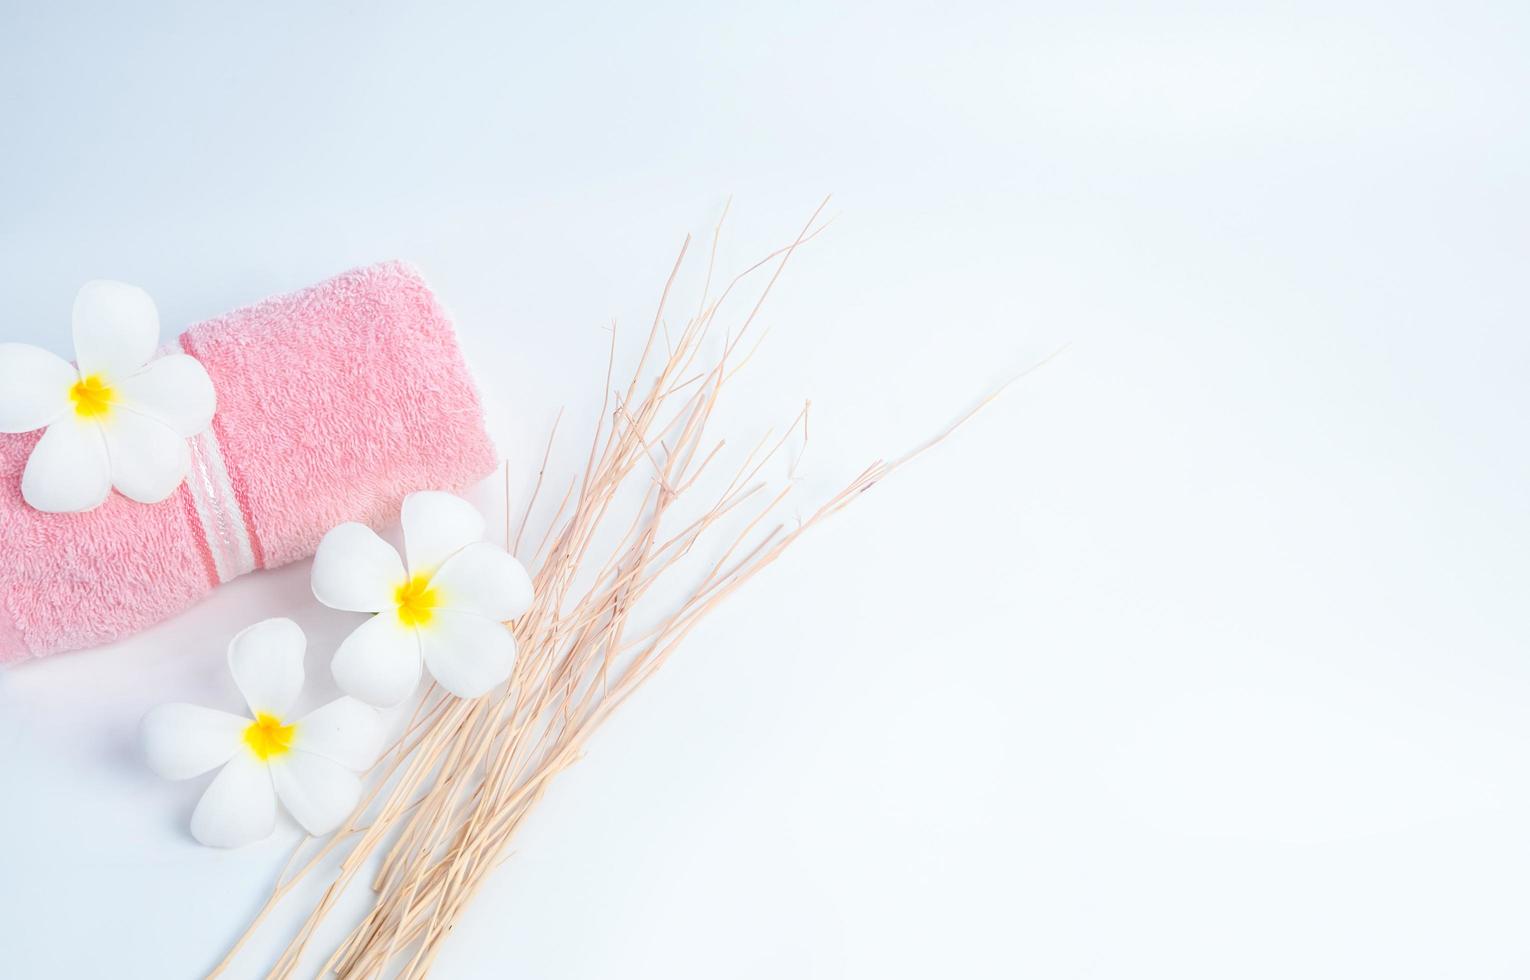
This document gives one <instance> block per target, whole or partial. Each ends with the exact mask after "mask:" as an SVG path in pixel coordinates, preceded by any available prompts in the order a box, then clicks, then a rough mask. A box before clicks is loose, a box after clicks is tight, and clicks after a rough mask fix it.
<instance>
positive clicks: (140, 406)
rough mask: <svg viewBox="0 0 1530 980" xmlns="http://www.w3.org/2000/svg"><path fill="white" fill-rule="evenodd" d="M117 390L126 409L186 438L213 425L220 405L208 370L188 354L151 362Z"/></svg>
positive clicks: (126, 379) (120, 383) (171, 355)
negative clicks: (162, 424) (165, 426)
mask: <svg viewBox="0 0 1530 980" xmlns="http://www.w3.org/2000/svg"><path fill="white" fill-rule="evenodd" d="M115 388H116V392H117V398H118V400H119V401H120V403H121V405H122V407H123V408H126V409H130V410H132V411H135V412H138V413H139V414H141V415H147V416H149V417H150V418H152V419H157V420H159V421H160V422H163V423H164V424H165V425H167V426H169V427H170V428H171V429H173V430H174V431H175V433H176V434H177V435H179V436H180V437H181V438H183V439H184V438H189V437H191V436H194V435H196V434H198V433H199V432H202V431H203V430H204V429H206V428H207V427H208V426H209V425H211V424H212V417H213V412H214V411H215V410H216V409H217V406H218V399H217V396H216V395H215V394H214V393H213V383H212V378H210V377H208V375H207V369H206V368H204V367H203V366H202V362H200V361H198V360H197V359H196V358H194V357H188V356H187V355H185V354H170V355H168V356H166V357H161V358H159V359H158V360H156V361H151V362H150V363H149V365H148V366H147V367H145V368H144V369H143V370H141V371H139V372H137V373H136V374H133V375H131V376H129V377H126V378H123V379H122V380H121V381H119V382H117V384H116V385H115Z"/></svg>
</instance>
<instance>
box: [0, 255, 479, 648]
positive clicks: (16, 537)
mask: <svg viewBox="0 0 1530 980" xmlns="http://www.w3.org/2000/svg"><path fill="white" fill-rule="evenodd" d="M179 346H180V347H181V348H182V349H183V350H184V351H185V352H186V353H188V354H190V355H191V356H192V357H195V358H196V359H197V360H199V361H201V362H202V364H203V365H204V366H205V367H206V368H207V371H208V373H209V374H210V375H211V376H212V380H213V385H214V387H215V388H216V389H217V394H218V412H217V415H216V416H215V417H214V418H213V423H212V429H211V430H210V431H209V432H207V433H204V434H203V435H201V436H198V437H196V438H195V439H193V440H192V444H191V449H192V468H191V474H190V476H188V477H187V480H186V483H185V484H183V485H182V486H181V488H180V489H179V490H177V491H176V493H175V495H174V496H172V497H171V498H170V499H169V500H167V501H165V502H164V503H161V504H154V505H145V504H138V503H134V502H133V501H131V500H128V499H127V498H125V497H123V496H121V495H120V494H113V495H112V496H111V497H110V498H109V499H108V500H107V502H106V503H105V504H103V505H102V506H100V507H98V508H97V509H95V510H93V511H90V512H88V513H84V514H44V513H40V512H38V511H36V510H33V509H32V508H30V507H28V506H27V505H26V504H25V503H23V502H22V499H21V472H22V470H23V468H24V467H25V466H26V461H27V456H28V454H29V453H30V452H31V450H32V447H33V446H34V445H36V443H37V440H38V439H39V438H41V433H40V432H31V433H26V434H24V435H4V434H0V556H3V561H0V662H7V661H16V660H24V659H27V658H29V657H41V656H45V655H47V654H51V653H58V652H60V651H64V650H76V649H80V648H82V647H89V646H95V645H97V644H101V643H106V642H108V641H110V640H114V639H117V638H119V637H122V636H126V635H127V634H130V633H133V632H136V631H138V630H141V629H144V628H145V627H148V626H151V625H153V624H154V623H157V622H160V621H161V620H163V619H166V618H167V617H169V616H173V615H175V614H176V613H178V612H180V611H181V610H183V609H185V608H186V607H187V606H190V605H191V604H192V603H194V602H196V601H197V600H198V599H199V598H201V597H202V596H203V595H205V594H207V592H209V591H210V590H211V589H213V588H214V587H215V586H217V585H219V584H220V583H222V582H226V581H228V580H229V579H231V578H234V577H235V576H238V575H242V574H244V573H245V572H249V571H253V570H255V569H257V568H274V567H275V566H277V565H283V564H286V563H287V562H291V561H297V560H299V559H302V558H307V557H308V556H309V555H311V554H313V552H314V549H315V548H316V547H318V544H319V539H320V538H321V537H323V536H324V533H325V532H326V531H328V530H329V529H330V528H332V527H334V526H335V525H336V524H340V523H342V522H344V521H362V522H364V523H367V524H372V525H374V526H381V525H384V524H387V523H391V522H393V521H395V520H396V519H397V518H398V512H399V507H400V505H401V504H402V502H403V499H404V496H405V495H406V494H409V493H411V492H413V491H415V490H424V489H437V490H462V489H465V488H467V487H469V486H471V485H472V484H474V483H476V482H477V481H478V480H480V479H482V478H483V477H485V476H487V475H488V474H489V473H490V472H492V471H493V469H494V466H495V454H494V448H493V445H492V443H491V442H490V440H489V437H488V434H487V433H486V432H485V431H484V424H483V410H482V407H481V406H480V405H479V402H478V395H477V393H476V392H475V391H474V389H473V383H472V381H471V379H470V378H469V376H468V372H467V367H466V365H465V364H463V361H462V355H461V353H460V352H459V351H458V349H457V342H456V339H455V337H454V335H453V333H452V327H451V322H450V321H449V320H448V319H447V317H446V314H445V313H443V312H442V310H441V307H440V305H439V304H438V303H437V302H436V300H435V297H434V296H432V295H431V292H430V290H429V288H427V287H426V285H425V284H424V282H423V281H421V279H420V276H419V274H418V273H417V272H415V270H413V269H412V268H410V267H409V266H408V265H405V264H404V263H400V262H389V263H384V264H382V265H375V266H371V267H368V268H365V269H358V270H356V271H354V272H348V273H346V274H344V275H342V276H337V277H336V278H334V279H331V280H329V281H328V282H325V283H321V284H320V285H317V286H314V287H311V288H309V289H305V290H302V291H301V292H297V293H293V294H291V295H288V296H282V297H279V298H276V299H270V300H267V301H265V302H263V303H260V304H258V305H256V306H252V307H249V308H247V309H244V310H240V311H238V312H236V313H230V314H228V315H227V316H223V317H219V318H217V319H215V320H209V321H208V322H206V323H201V324H198V325H196V326H194V327H192V328H191V329H190V330H187V331H186V332H185V333H184V334H182V335H181V337H180V340H179Z"/></svg>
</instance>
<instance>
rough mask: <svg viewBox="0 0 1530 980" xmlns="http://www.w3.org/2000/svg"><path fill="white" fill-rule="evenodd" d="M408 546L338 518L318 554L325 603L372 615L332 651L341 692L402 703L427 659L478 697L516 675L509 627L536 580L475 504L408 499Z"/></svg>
mask: <svg viewBox="0 0 1530 980" xmlns="http://www.w3.org/2000/svg"><path fill="white" fill-rule="evenodd" d="M402 521H403V525H404V553H405V555H406V556H407V558H408V564H407V567H406V565H405V563H404V561H402V560H400V558H399V555H398V552H397V551H395V550H394V549H393V546H392V545H390V544H388V543H387V542H386V541H384V540H383V539H382V538H380V537H378V536H377V534H376V533H375V532H373V531H372V529H371V528H369V527H367V526H366V525H364V524H355V523H349V524H341V525H340V526H339V527H336V528H335V529H334V530H332V531H330V532H329V533H328V534H326V535H325V536H324V540H322V541H320V542H319V550H318V552H317V553H316V554H315V555H314V559H313V594H314V595H315V596H317V597H318V599H319V601H320V602H322V603H324V604H325V605H326V606H331V607H333V608H335V609H346V610H350V611H351V612H365V613H374V614H375V615H373V616H372V618H371V619H369V620H367V621H366V622H365V623H363V624H362V625H361V626H359V627H357V628H356V630H355V632H353V633H352V634H351V635H350V636H349V637H347V638H346V639H345V641H344V642H343V643H341V644H340V648H339V649H338V650H336V651H335V659H334V662H333V664H332V670H333V671H334V674H335V681H336V683H338V684H339V685H340V689H341V690H342V691H345V692H346V693H347V694H350V695H352V696H353V697H357V698H360V699H361V700H363V701H366V702H368V703H370V704H375V705H379V706H388V705H393V704H397V703H398V702H400V701H402V700H403V699H404V698H406V697H408V696H409V694H410V693H411V692H412V691H414V689H415V687H416V686H418V684H419V682H420V663H421V661H422V660H423V661H424V664H425V666H426V667H429V668H430V673H431V676H433V677H434V678H435V679H436V681H437V682H438V683H440V685H441V686H442V687H444V688H446V689H447V690H448V691H450V692H451V693H453V694H455V695H457V696H458V697H462V698H476V697H478V696H480V695H482V694H485V693H487V692H488V691H489V690H490V689H491V688H493V687H494V686H495V685H496V684H499V683H501V682H502V681H504V680H505V678H507V677H509V676H510V670H511V668H512V667H514V666H515V637H514V636H512V635H511V633H510V630H509V629H508V628H507V627H506V625H505V622H506V621H507V620H511V619H514V618H515V617H517V616H519V615H520V614H521V613H523V612H525V611H526V610H527V609H528V608H530V606H531V598H532V593H531V578H530V576H528V575H527V574H526V569H525V568H523V567H522V566H521V563H520V562H518V561H516V560H515V559H514V558H513V557H511V556H510V555H509V554H507V553H506V552H505V550H504V549H503V548H500V547H498V546H496V545H493V544H490V543H488V542H486V541H484V540H482V538H483V534H484V520H483V516H482V515H481V514H479V513H478V510H477V509H476V508H475V507H473V505H472V504H470V503H468V502H467V501H465V500H463V499H461V498H460V497H454V496H452V495H451V494H449V493H442V492H439V491H434V490H430V491H423V492H420V493H412V494H410V495H409V496H408V497H406V498H405V499H404V508H403V518H402Z"/></svg>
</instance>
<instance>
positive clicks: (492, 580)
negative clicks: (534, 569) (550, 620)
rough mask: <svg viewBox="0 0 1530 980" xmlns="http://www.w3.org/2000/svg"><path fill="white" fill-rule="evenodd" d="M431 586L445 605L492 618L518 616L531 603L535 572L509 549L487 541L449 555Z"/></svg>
mask: <svg viewBox="0 0 1530 980" xmlns="http://www.w3.org/2000/svg"><path fill="white" fill-rule="evenodd" d="M430 587H431V588H432V589H433V590H435V593H436V601H437V602H439V603H440V604H441V605H442V606H445V607H446V608H448V609H458V610H461V611H463V612H470V613H477V614H478V615H480V616H487V617H488V618H489V619H496V620H506V619H514V618H515V617H517V616H519V615H520V614H521V613H523V612H525V611H526V610H527V609H529V608H530V607H531V576H530V575H527V574H526V569H525V568H524V567H523V566H522V565H521V563H520V562H518V561H516V560H515V558H514V557H512V556H511V555H510V554H508V553H506V551H505V549H503V548H501V547H499V546H498V545H493V544H490V543H489V542H487V541H480V542H478V543H477V544H470V545H468V546H467V547H466V548H463V549H462V550H461V551H459V552H457V553H456V554H455V555H452V556H451V557H450V558H448V559H447V560H446V563H445V564H444V565H442V566H441V570H440V571H438V572H436V574H435V577H434V578H432V579H431V580H430Z"/></svg>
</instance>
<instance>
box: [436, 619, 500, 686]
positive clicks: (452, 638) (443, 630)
mask: <svg viewBox="0 0 1530 980" xmlns="http://www.w3.org/2000/svg"><path fill="white" fill-rule="evenodd" d="M420 649H421V650H423V651H424V654H425V666H426V667H428V668H430V673H431V676H432V677H434V678H435V679H436V681H437V682H438V683H439V684H440V685H441V686H442V687H444V688H446V689H447V690H448V691H450V692H452V693H453V694H455V695H457V697H459V698H476V697H478V696H479V695H481V694H486V693H488V691H489V690H490V689H491V688H493V687H494V685H496V684H499V683H501V682H502V681H504V680H505V678H507V677H509V676H510V671H511V669H512V668H514V666H515V637H514V636H512V635H511V634H510V630H509V629H508V628H506V627H505V626H504V624H502V623H499V622H496V621H494V620H492V619H485V618H484V617H482V616H475V615H473V614H472V613H460V612H453V611H452V610H450V609H437V610H436V612H435V615H434V616H432V617H431V619H430V624H429V625H428V626H425V627H422V628H421V629H420Z"/></svg>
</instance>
